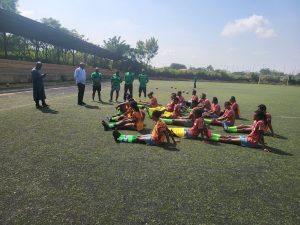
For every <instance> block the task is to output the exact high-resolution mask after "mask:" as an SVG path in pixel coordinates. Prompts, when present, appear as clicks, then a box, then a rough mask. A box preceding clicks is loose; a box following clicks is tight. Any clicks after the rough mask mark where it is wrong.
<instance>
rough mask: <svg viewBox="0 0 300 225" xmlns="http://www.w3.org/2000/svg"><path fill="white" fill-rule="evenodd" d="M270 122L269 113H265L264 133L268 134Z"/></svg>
mask: <svg viewBox="0 0 300 225" xmlns="http://www.w3.org/2000/svg"><path fill="white" fill-rule="evenodd" d="M271 121H272V116H271V114H270V113H268V112H266V121H265V129H264V132H265V133H266V132H268V130H269V128H270V127H269V126H270V125H271Z"/></svg>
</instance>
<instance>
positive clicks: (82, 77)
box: [74, 62, 86, 105]
mask: <svg viewBox="0 0 300 225" xmlns="http://www.w3.org/2000/svg"><path fill="white" fill-rule="evenodd" d="M84 67H85V64H84V63H83V62H81V63H80V64H79V67H78V68H76V69H75V72H74V78H75V80H76V84H77V87H78V105H86V104H85V103H84V102H83V96H84V89H85V81H86V72H85V69H84Z"/></svg>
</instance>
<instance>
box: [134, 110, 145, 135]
mask: <svg viewBox="0 0 300 225" xmlns="http://www.w3.org/2000/svg"><path fill="white" fill-rule="evenodd" d="M132 119H134V125H135V128H136V130H137V131H140V130H143V129H144V122H143V121H144V119H143V113H142V110H139V111H138V112H136V111H134V112H133V114H132Z"/></svg>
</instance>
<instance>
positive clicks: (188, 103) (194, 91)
mask: <svg viewBox="0 0 300 225" xmlns="http://www.w3.org/2000/svg"><path fill="white" fill-rule="evenodd" d="M193 101H197V102H199V98H198V96H197V91H196V90H193V92H192V98H191V100H189V101H187V103H186V105H187V106H191V105H192V102H193Z"/></svg>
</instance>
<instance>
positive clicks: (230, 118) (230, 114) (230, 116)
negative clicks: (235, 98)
mask: <svg viewBox="0 0 300 225" xmlns="http://www.w3.org/2000/svg"><path fill="white" fill-rule="evenodd" d="M223 116H224V117H225V121H226V122H227V123H230V124H232V125H233V124H234V121H235V114H234V111H233V110H232V109H226V110H225V112H224V115H223Z"/></svg>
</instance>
